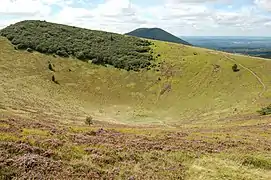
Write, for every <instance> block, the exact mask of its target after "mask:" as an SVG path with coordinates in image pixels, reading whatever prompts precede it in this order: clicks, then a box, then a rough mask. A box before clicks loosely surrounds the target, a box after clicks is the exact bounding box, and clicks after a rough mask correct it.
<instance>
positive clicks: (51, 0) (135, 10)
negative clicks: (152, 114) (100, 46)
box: [0, 0, 271, 36]
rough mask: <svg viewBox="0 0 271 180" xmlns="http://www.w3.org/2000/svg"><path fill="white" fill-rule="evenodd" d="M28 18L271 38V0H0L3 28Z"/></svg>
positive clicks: (109, 28) (94, 26)
mask: <svg viewBox="0 0 271 180" xmlns="http://www.w3.org/2000/svg"><path fill="white" fill-rule="evenodd" d="M26 19H40V20H47V21H51V22H57V23H63V24H71V25H75V26H80V27H86V28H90V29H100V30H106V31H112V32H118V33H125V32H128V31H131V30H133V29H136V28H139V27H160V28H163V29H165V30H167V31H169V32H171V33H174V34H175V35H177V36H186V35H193V36H200V35H208V36H212V35H229V36H232V35H236V36H271V0H130V1H129V0H0V28H3V27H5V26H7V25H9V24H11V23H15V22H17V21H21V20H26Z"/></svg>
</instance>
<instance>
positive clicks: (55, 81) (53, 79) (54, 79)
mask: <svg viewBox="0 0 271 180" xmlns="http://www.w3.org/2000/svg"><path fill="white" fill-rule="evenodd" d="M52 81H53V82H54V83H56V84H59V82H58V81H57V80H56V78H55V76H54V75H53V76H52Z"/></svg>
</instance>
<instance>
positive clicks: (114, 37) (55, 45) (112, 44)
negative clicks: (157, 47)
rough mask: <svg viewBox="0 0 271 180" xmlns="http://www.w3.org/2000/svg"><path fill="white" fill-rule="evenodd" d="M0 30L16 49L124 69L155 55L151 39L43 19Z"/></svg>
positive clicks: (133, 66) (138, 64)
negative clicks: (28, 49) (71, 57)
mask: <svg viewBox="0 0 271 180" xmlns="http://www.w3.org/2000/svg"><path fill="white" fill-rule="evenodd" d="M0 34H1V36H5V37H7V38H8V39H9V40H10V41H11V43H12V44H13V45H17V47H18V49H27V48H31V49H33V50H35V51H39V52H41V53H46V54H56V55H58V56H62V57H69V56H73V57H76V58H78V59H80V60H83V61H86V62H87V61H89V60H93V61H92V62H93V63H95V64H100V65H106V64H108V65H112V66H114V67H116V68H121V69H127V70H131V69H135V70H137V69H139V68H147V66H148V63H146V61H152V60H153V59H154V58H153V56H152V55H151V52H152V51H151V48H150V45H152V43H151V42H149V41H147V40H142V39H140V38H136V37H131V36H124V35H119V34H114V33H108V32H102V31H94V30H87V29H83V28H75V27H71V26H66V25H60V24H54V23H48V22H45V21H22V22H19V23H16V24H13V25H10V26H8V27H6V28H4V29H2V30H1V31H0ZM159 56H160V55H158V57H159ZM136 61H137V62H136ZM132 62H136V63H132Z"/></svg>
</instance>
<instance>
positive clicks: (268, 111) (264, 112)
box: [257, 104, 271, 115]
mask: <svg viewBox="0 0 271 180" xmlns="http://www.w3.org/2000/svg"><path fill="white" fill-rule="evenodd" d="M257 112H258V113H260V114H261V115H269V114H271V104H270V105H269V106H267V107H265V108H262V109H261V110H259V111H257Z"/></svg>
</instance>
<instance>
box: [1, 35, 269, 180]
mask: <svg viewBox="0 0 271 180" xmlns="http://www.w3.org/2000/svg"><path fill="white" fill-rule="evenodd" d="M154 42H155V45H154V46H153V48H154V54H155V55H157V54H161V56H160V57H159V58H158V59H157V66H156V67H153V68H152V70H150V71H142V72H139V73H137V72H126V71H123V70H117V69H114V68H111V67H100V66H96V65H93V64H88V63H84V62H81V61H77V60H75V59H63V58H58V57H57V58H55V57H53V56H46V55H42V54H39V53H36V52H34V53H28V52H24V51H16V50H14V48H13V47H12V46H11V45H10V44H9V43H8V42H7V40H5V39H3V38H0V72H1V76H0V96H1V98H0V140H1V143H0V155H1V156H0V157H1V158H0V175H1V176H0V179H1V178H4V177H6V178H9V177H15V178H16V177H17V178H19V179H20V178H21V179H22V178H26V179H27V178H28V179H29V178H30V179H31V178H32V179H33V178H38V179H50V178H51V179H191V180H193V179H270V178H271V174H270V163H271V162H270V150H271V141H270V139H271V131H270V129H271V128H270V126H271V125H270V118H271V117H270V116H266V117H261V116H259V115H258V114H257V113H256V111H257V110H258V109H259V108H260V107H263V106H264V105H267V104H270V96H271V91H270V87H271V84H270V81H269V80H270V79H271V74H270V69H271V61H266V60H261V59H257V58H247V57H243V56H234V55H231V57H232V58H234V59H235V60H236V61H238V62H239V63H241V64H243V65H245V66H246V67H248V68H250V69H251V70H253V71H254V72H255V73H257V75H258V76H259V77H260V78H261V79H262V80H263V82H264V83H265V85H266V86H267V91H266V92H264V94H263V96H261V97H260V98H259V97H258V95H259V92H260V91H261V90H262V87H261V84H259V82H258V81H257V79H256V78H255V77H254V76H253V75H252V74H251V73H249V72H247V71H245V70H244V69H241V71H240V72H238V73H233V72H232V69H231V66H232V62H230V61H228V60H227V59H226V58H224V55H223V54H221V53H219V52H214V51H209V50H205V49H200V48H192V47H186V46H181V45H177V44H171V43H165V42H159V41H154ZM195 52H196V53H195ZM48 61H50V62H51V63H52V64H53V65H54V68H55V72H52V71H50V70H49V69H48ZM157 70H158V71H157ZM53 73H54V75H55V77H56V80H57V81H59V83H60V85H56V84H55V83H54V82H52V81H51V77H52V75H53ZM161 92H162V93H161ZM255 99H256V100H257V101H255ZM86 117H93V120H92V122H93V124H92V125H90V126H89V125H86V124H85V120H86ZM18 165H19V167H18Z"/></svg>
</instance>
